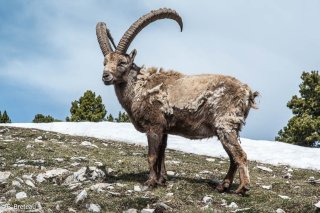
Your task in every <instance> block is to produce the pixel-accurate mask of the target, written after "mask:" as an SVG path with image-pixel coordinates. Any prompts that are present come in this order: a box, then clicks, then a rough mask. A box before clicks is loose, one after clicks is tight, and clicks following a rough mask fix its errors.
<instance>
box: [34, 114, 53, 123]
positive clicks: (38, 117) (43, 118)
mask: <svg viewBox="0 0 320 213" xmlns="http://www.w3.org/2000/svg"><path fill="white" fill-rule="evenodd" d="M54 121H59V120H57V119H54V118H53V117H52V116H50V115H47V116H44V115H42V114H36V115H35V116H34V119H33V121H32V123H50V122H54Z"/></svg>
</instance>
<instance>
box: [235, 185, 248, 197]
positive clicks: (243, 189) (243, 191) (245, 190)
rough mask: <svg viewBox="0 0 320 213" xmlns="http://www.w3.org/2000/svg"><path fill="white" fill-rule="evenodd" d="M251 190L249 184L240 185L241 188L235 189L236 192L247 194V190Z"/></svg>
mask: <svg viewBox="0 0 320 213" xmlns="http://www.w3.org/2000/svg"><path fill="white" fill-rule="evenodd" d="M249 190H250V187H249V184H245V185H240V186H239V188H238V189H237V190H236V191H235V193H236V194H240V195H245V194H246V192H248V191H249Z"/></svg>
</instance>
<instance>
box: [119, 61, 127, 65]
mask: <svg viewBox="0 0 320 213" xmlns="http://www.w3.org/2000/svg"><path fill="white" fill-rule="evenodd" d="M126 64H127V63H126V62H124V61H121V62H120V63H119V64H118V65H120V66H123V65H126Z"/></svg>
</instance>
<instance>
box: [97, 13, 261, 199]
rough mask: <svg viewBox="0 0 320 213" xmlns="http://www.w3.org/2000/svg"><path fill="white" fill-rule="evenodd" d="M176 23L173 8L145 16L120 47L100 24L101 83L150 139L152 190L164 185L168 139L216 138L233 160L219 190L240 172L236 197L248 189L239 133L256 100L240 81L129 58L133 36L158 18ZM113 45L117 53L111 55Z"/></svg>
mask: <svg viewBox="0 0 320 213" xmlns="http://www.w3.org/2000/svg"><path fill="white" fill-rule="evenodd" d="M165 18H169V19H173V20H175V21H176V22H177V23H178V24H179V25H180V28H181V31H182V27H183V24H182V19H181V17H180V16H179V15H178V13H177V12H176V11H174V10H171V9H166V8H163V9H158V10H155V11H151V12H150V13H148V14H146V15H144V16H142V17H141V18H140V19H138V20H137V21H136V22H135V23H133V24H132V25H131V27H130V28H129V29H128V30H127V31H126V32H125V34H124V35H123V37H122V38H121V40H120V42H119V44H118V46H115V44H114V41H113V38H112V36H111V34H110V31H109V30H108V28H107V26H106V24H105V23H103V22H99V23H98V24H97V28H96V32H97V37H98V42H99V44H100V48H101V50H102V53H103V55H104V71H103V77H102V80H103V82H104V83H105V85H111V84H113V85H114V88H115V92H116V94H117V97H118V99H119V102H120V103H121V105H122V107H123V108H124V109H125V110H126V111H127V113H128V115H129V117H130V119H131V121H132V123H133V125H134V126H135V128H136V129H137V130H138V131H140V132H143V133H146V134H147V138H148V147H149V148H148V149H149V151H148V163H149V169H150V175H149V179H148V180H147V181H146V184H147V185H148V186H155V185H157V184H159V185H163V184H165V182H166V179H167V175H166V168H165V163H164V162H165V160H164V159H165V149H166V146H167V138H168V134H173V135H180V136H183V137H186V138H190V139H201V138H209V137H213V136H217V137H218V138H219V140H220V141H221V143H222V145H223V147H224V149H225V150H226V152H227V153H228V155H229V157H230V167H229V171H228V173H227V175H226V177H225V178H224V180H223V182H222V183H221V184H219V186H218V187H217V189H218V190H219V191H220V192H222V191H226V190H228V189H229V188H230V186H231V184H232V182H233V178H234V175H235V173H236V171H237V169H238V168H239V173H240V186H239V187H238V188H237V190H236V193H245V192H246V191H247V190H249V183H250V178H249V171H248V162H247V156H246V153H245V152H244V151H243V150H242V148H241V146H240V144H239V141H238V139H239V132H240V130H241V127H242V125H243V124H244V122H245V119H246V118H247V116H248V113H249V110H250V108H252V107H254V106H255V102H254V98H255V97H256V96H257V95H258V93H257V92H252V90H251V89H250V88H249V87H248V86H247V85H246V84H243V83H241V82H240V81H238V80H237V79H235V78H233V77H230V76H224V75H217V74H205V75H194V76H188V75H184V74H181V73H179V72H175V71H167V72H165V71H163V70H162V69H160V70H159V71H157V69H155V68H149V69H144V68H140V67H138V66H137V65H136V64H134V58H135V56H136V54H137V51H136V50H135V49H134V50H133V51H132V52H131V53H130V54H127V53H126V52H127V49H128V47H129V45H130V43H131V42H132V41H133V39H134V38H135V36H136V35H137V34H138V33H139V32H140V31H141V30H142V29H143V28H144V27H146V26H147V25H148V24H150V23H152V22H154V21H156V20H159V19H165ZM110 42H111V43H112V45H113V47H114V48H115V51H114V50H113V48H112V46H111V44H110Z"/></svg>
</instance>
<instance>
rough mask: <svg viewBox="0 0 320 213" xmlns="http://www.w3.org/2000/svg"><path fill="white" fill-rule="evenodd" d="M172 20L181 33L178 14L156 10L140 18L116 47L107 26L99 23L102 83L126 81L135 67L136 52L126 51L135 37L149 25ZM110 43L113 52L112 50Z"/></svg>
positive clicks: (98, 35) (181, 24)
mask: <svg viewBox="0 0 320 213" xmlns="http://www.w3.org/2000/svg"><path fill="white" fill-rule="evenodd" d="M165 18H168V19H173V20H175V21H176V22H177V23H178V24H179V26H180V29H181V31H182V28H183V23H182V19H181V17H180V16H179V14H178V13H177V12H176V11H174V10H171V9H166V8H162V9H158V10H154V11H151V12H150V13H147V14H146V15H144V16H142V17H140V18H139V19H138V20H137V21H136V22H135V23H133V24H132V25H131V27H130V28H129V29H128V30H127V31H126V32H125V34H124V35H123V36H122V38H121V40H120V42H119V44H118V46H116V45H115V43H114V41H113V38H112V36H111V34H110V31H109V30H108V28H107V25H106V24H105V23H103V22H99V23H98V24H97V27H96V31H97V37H98V42H99V44H100V48H101V50H102V53H103V55H104V70H103V76H102V81H103V82H104V83H105V84H106V85H110V84H117V83H121V82H124V81H126V78H125V76H127V74H128V73H129V72H130V70H133V69H134V67H135V64H134V58H135V56H136V54H137V51H136V50H135V49H134V50H132V51H131V53H130V54H127V53H126V52H127V50H128V48H129V46H130V44H131V42H132V41H133V39H134V38H135V37H136V35H137V34H138V33H139V32H140V31H141V30H142V29H143V28H144V27H146V26H147V25H149V24H150V23H152V22H154V21H156V20H159V19H165ZM110 42H111V43H112V45H113V47H114V49H115V50H113V49H112V46H111V44H110Z"/></svg>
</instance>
